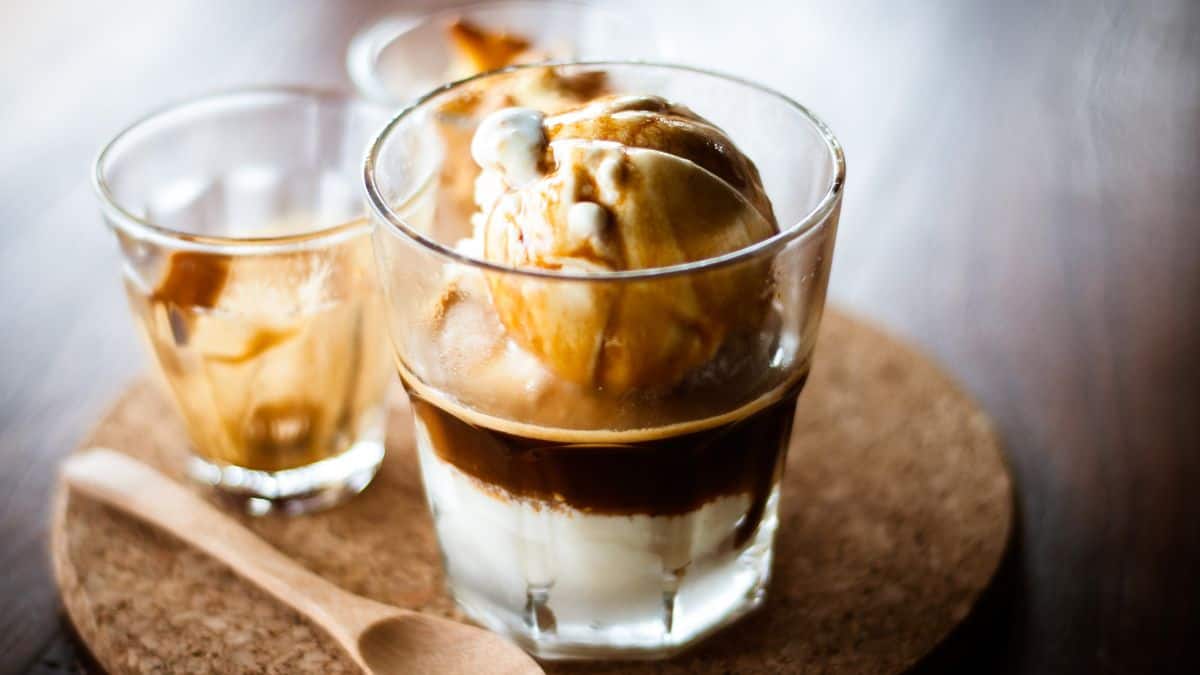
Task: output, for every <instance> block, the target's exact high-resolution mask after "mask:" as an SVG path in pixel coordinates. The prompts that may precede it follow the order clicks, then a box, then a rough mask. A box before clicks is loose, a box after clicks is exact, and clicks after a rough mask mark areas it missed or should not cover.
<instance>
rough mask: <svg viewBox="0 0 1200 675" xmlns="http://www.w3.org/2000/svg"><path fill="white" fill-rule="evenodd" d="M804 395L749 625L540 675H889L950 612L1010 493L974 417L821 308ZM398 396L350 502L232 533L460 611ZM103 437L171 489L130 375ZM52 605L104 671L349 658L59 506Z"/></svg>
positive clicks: (111, 525) (393, 597)
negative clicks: (766, 581)
mask: <svg viewBox="0 0 1200 675" xmlns="http://www.w3.org/2000/svg"><path fill="white" fill-rule="evenodd" d="M815 363H816V365H815V368H814V370H813V373H812V377H811V378H810V380H809V383H808V386H807V388H806V390H805V391H804V393H803V394H802V396H801V398H800V404H799V410H798V416H797V420H796V426H795V433H794V437H793V445H792V448H791V451H790V453H789V457H788V465H787V470H786V474H785V479H784V482H785V484H784V487H783V500H782V509H781V513H780V528H779V534H778V544H777V547H776V561H775V568H774V575H775V576H774V580H773V581H772V584H771V589H770V594H769V600H768V601H767V603H766V606H765V607H764V608H763V609H762V610H761V611H760V612H758V613H756V614H754V615H752V616H750V617H748V618H746V619H745V620H743V621H742V622H740V623H738V624H737V625H735V626H733V627H731V628H729V629H727V630H725V631H724V632H722V633H720V634H718V635H717V636H715V637H713V638H711V639H710V640H709V641H707V642H705V643H704V644H702V645H700V646H699V647H698V648H697V649H695V650H694V651H692V652H690V653H688V654H685V655H683V656H681V657H678V658H676V659H674V660H670V661H663V662H650V663H565V664H564V663H549V664H547V665H546V670H547V672H548V673H551V674H557V673H591V674H596V673H630V674H637V673H656V674H659V675H667V674H674V673H680V674H682V673H701V674H705V673H712V674H714V675H715V674H718V673H721V674H724V673H739V674H743V675H756V674H765V673H784V672H786V673H894V672H898V671H901V670H903V669H904V668H906V667H908V666H910V665H911V664H913V663H914V662H915V661H917V660H918V659H919V658H920V657H921V656H922V655H924V654H925V653H927V652H928V651H929V650H931V649H932V648H933V647H934V646H935V645H936V644H937V642H938V641H939V640H941V639H942V638H943V637H944V636H945V635H947V634H948V633H949V632H950V630H951V629H952V628H953V627H954V626H955V625H956V624H957V623H958V622H959V621H961V620H962V619H963V618H965V617H966V615H967V614H968V612H969V610H970V608H971V606H972V604H973V603H974V601H975V599H976V598H977V597H978V596H979V594H980V592H981V591H982V590H983V589H984V588H985V586H986V585H987V583H988V581H989V579H990V578H991V576H992V574H993V572H994V571H995V570H996V568H997V566H998V564H999V562H1000V560H1001V557H1002V555H1003V553H1004V550H1005V546H1006V543H1007V540H1008V534H1009V530H1010V526H1011V520H1012V487H1011V484H1010V480H1009V476H1008V473H1007V468H1006V466H1005V463H1004V460H1003V458H1002V455H1001V450H1000V445H999V442H998V440H997V438H996V435H995V433H994V431H993V430H992V427H991V425H990V423H989V421H988V419H987V417H986V416H985V415H984V414H983V413H982V412H981V411H980V410H979V408H978V407H977V406H976V404H975V403H974V402H972V401H971V400H970V399H969V398H968V397H967V396H965V395H964V394H963V393H962V392H961V391H960V390H959V389H958V387H957V386H956V385H955V384H954V382H953V381H951V380H950V379H949V378H948V377H947V376H946V375H945V374H943V373H942V372H941V371H940V370H938V368H937V367H935V366H934V365H933V364H931V363H930V362H929V361H928V360H926V359H925V358H924V357H923V356H921V355H920V354H918V353H917V352H915V351H913V350H912V349H911V348H909V347H907V346H905V345H903V344H901V343H899V342H897V341H896V340H895V339H893V338H891V337H889V336H887V335H885V334H884V333H882V332H880V331H879V330H877V329H875V328H873V327H871V326H869V325H868V324H866V323H863V322H861V321H859V320H857V319H853V318H850V317H847V316H846V315H845V314H842V313H839V312H836V311H830V312H828V313H827V316H826V319H825V321H824V325H823V327H822V335H821V338H820V342H819V343H818V348H817V357H816V362H815ZM402 398H403V397H402V396H397V397H396V399H397V402H396V403H395V404H394V406H393V410H392V416H391V425H390V429H389V434H388V456H387V459H386V460H385V461H384V464H383V467H382V469H381V470H380V473H379V475H378V477H376V479H375V481H374V483H373V484H372V485H371V486H370V487H369V488H368V489H367V490H366V491H365V492H364V493H363V494H362V495H359V496H358V497H357V498H355V499H354V500H352V501H350V502H349V503H347V504H345V505H343V506H340V507H337V508H335V509H332V510H330V511H327V512H324V513H319V514H316V515H312V516H304V517H298V518H288V517H282V516H280V517H274V516H272V517H265V518H257V519H255V518H249V517H244V518H243V520H244V522H245V524H246V526H247V527H249V528H250V529H252V530H254V531H255V532H257V533H258V534H259V535H261V536H262V537H263V538H265V539H266V540H268V541H270V542H271V543H272V544H274V545H275V546H276V547H278V548H279V549H281V550H283V551H285V552H287V553H288V554H289V555H291V556H293V557H294V558H295V559H297V560H298V561H300V562H301V563H302V564H304V565H305V566H307V567H309V568H310V569H312V570H314V571H315V572H317V573H319V574H321V575H323V576H325V577H327V578H329V579H331V580H333V581H334V582H336V583H338V584H339V585H341V586H342V587H344V588H346V589H348V590H350V591H353V592H355V593H359V594H361V595H364V596H367V597H370V598H374V599H376V600H380V601H383V602H387V603H392V604H395V605H398V606H402V607H410V608H413V609H417V610H419V611H422V612H429V613H433V614H438V615H442V616H457V615H456V613H455V609H454V606H453V603H452V602H451V601H450V599H449V598H448V596H447V595H446V594H445V592H444V590H443V588H442V576H441V570H440V567H439V561H438V553H437V549H436V545H435V542H434V537H433V529H432V524H431V522H430V519H429V515H428V513H427V511H426V506H425V501H424V496H423V494H422V491H421V485H420V479H419V476H418V472H417V466H416V457H415V453H414V451H413V446H412V441H411V431H412V427H411V425H412V423H411V420H410V416H409V412H408V408H407V404H406V403H405V402H403V401H402V400H401V399H402ZM92 445H104V446H109V447H112V448H116V449H120V450H122V451H125V452H128V453H130V454H132V455H135V456H137V457H139V458H141V459H143V460H146V461H148V462H150V463H151V464H153V465H155V466H157V467H159V468H160V469H161V470H163V471H165V472H167V473H169V474H171V475H173V476H179V475H180V473H181V467H182V461H181V457H182V455H183V451H184V448H185V446H186V441H185V440H184V437H183V433H182V430H181V428H180V426H179V425H178V423H177V422H176V420H175V417H174V413H173V412H172V410H171V409H170V407H169V404H168V403H167V401H166V400H165V399H164V398H163V396H162V395H161V394H160V393H159V392H158V390H157V388H156V387H155V385H153V384H151V383H149V382H148V381H139V382H137V383H135V384H134V385H132V386H131V388H130V389H129V390H128V391H127V392H126V393H125V394H124V395H123V396H122V397H121V399H120V400H119V401H118V402H117V403H116V405H115V406H114V407H113V409H112V410H111V411H110V412H109V413H108V414H107V415H106V416H105V417H104V418H103V419H102V420H101V421H100V423H99V425H98V426H97V427H96V428H95V430H93V432H92V433H91V434H90V435H89V436H88V437H87V438H86V439H85V440H84V442H83V443H82V444H81V446H80V447H89V446H92ZM52 548H53V558H54V567H55V574H56V576H57V578H58V583H59V586H60V588H61V590H62V596H63V602H64V604H65V605H66V608H67V611H68V613H69V615H70V617H71V620H72V621H73V622H74V624H75V627H76V628H77V630H78V632H79V634H80V636H82V638H83V639H84V640H85V641H86V642H87V643H88V646H89V647H90V649H91V651H92V652H93V654H94V655H95V657H96V659H97V660H98V661H99V662H100V663H101V664H102V665H103V666H104V667H105V668H106V669H107V670H109V671H110V672H112V673H146V672H189V673H237V672H255V673H260V672H261V673H340V672H355V669H354V666H353V665H352V664H351V662H350V661H349V660H348V659H347V658H346V657H345V656H344V655H343V654H341V652H340V651H339V650H338V649H337V648H336V647H335V646H334V645H333V643H332V642H331V640H330V639H329V638H328V637H327V636H325V635H324V634H323V633H322V632H321V631H320V630H319V629H316V628H314V627H313V626H311V625H309V624H308V622H307V621H306V620H304V619H303V618H301V617H300V616H299V615H297V614H296V613H295V612H293V611H291V610H289V609H287V608H286V607H283V606H281V605H280V604H279V603H277V602H276V601H274V600H272V599H271V598H269V597H268V596H267V595H265V594H264V593H262V592H260V591H258V590H256V589H255V588H254V587H252V586H250V585H248V584H246V583H244V582H242V581H241V580H240V579H239V578H238V577H236V576H234V575H233V574H232V573H231V572H229V571H228V570H226V569H225V568H223V567H222V566H221V565H220V564H219V563H216V562H214V561H212V560H210V559H208V558H206V557H205V556H204V555H202V554H200V553H197V552H196V551H194V550H191V549H189V548H187V547H186V546H184V545H182V544H180V543H178V542H177V541H176V540H174V539H173V538H172V537H170V536H169V535H166V534H164V533H161V532H159V531H156V530H154V529H152V528H150V527H148V526H145V525H142V524H140V523H139V522H136V521H134V520H131V519H129V518H126V517H124V516H122V515H120V514H118V513H116V512H114V511H112V510H110V509H108V508H106V507H103V506H101V505H99V504H97V503H95V502H92V501H90V500H87V499H84V498H81V497H77V496H72V495H69V494H66V493H64V492H63V491H60V492H59V494H58V495H57V496H56V505H55V517H54V522H53V534H52Z"/></svg>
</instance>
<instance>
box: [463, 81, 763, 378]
mask: <svg viewBox="0 0 1200 675" xmlns="http://www.w3.org/2000/svg"><path fill="white" fill-rule="evenodd" d="M471 150H472V155H473V157H474V158H475V161H476V162H477V163H478V164H479V165H480V167H481V168H482V171H481V173H480V175H479V177H478V179H477V180H476V186H475V201H476V204H477V206H478V208H479V210H478V212H477V213H476V215H475V217H474V226H475V237H476V240H477V241H478V242H480V243H481V248H482V254H483V257H484V258H485V259H487V260H490V261H493V262H498V263H502V264H504V265H508V266H511V267H516V268H524V269H540V270H550V271H566V272H574V273H593V274H595V275H599V276H598V277H597V279H596V280H591V279H589V280H582V281H563V280H561V279H554V280H546V279H543V278H538V277H531V276H521V275H513V274H502V273H492V274H489V275H488V286H489V289H490V293H491V297H492V302H493V304H494V306H495V309H496V312H497V315H498V316H499V318H500V320H501V322H502V323H503V324H504V326H505V328H506V330H507V331H508V332H509V333H510V334H511V335H512V336H513V338H514V339H515V340H516V341H517V342H518V343H520V344H521V346H523V347H524V348H525V349H527V350H529V351H530V352H532V353H533V354H534V355H535V356H537V357H538V358H539V359H541V360H542V362H543V363H545V364H546V365H547V366H548V367H549V368H551V369H552V370H553V371H555V372H556V373H558V374H559V375H561V376H563V377H565V378H568V379H570V380H574V381H576V382H580V383H584V384H592V385H595V386H597V387H600V388H603V389H605V390H610V391H613V392H616V393H622V392H626V391H628V390H631V389H635V388H663V387H670V386H671V385H673V384H675V383H677V382H679V381H680V380H681V379H682V378H684V377H685V376H686V375H687V374H688V373H689V372H691V371H693V370H694V369H696V368H697V367H698V366H701V365H702V364H704V363H705V362H707V361H709V360H710V359H711V358H712V357H713V356H714V355H715V354H716V352H717V351H718V349H719V348H720V347H721V345H722V344H723V343H724V342H725V341H726V339H727V338H728V337H729V336H730V335H731V334H732V333H734V332H736V331H740V330H749V329H753V327H754V325H755V322H756V321H759V320H760V319H761V316H762V312H763V308H764V307H765V303H766V300H767V298H768V297H769V294H770V287H769V279H770V275H769V270H768V269H767V268H766V267H765V266H763V265H761V264H753V263H749V264H741V265H734V266H730V267H727V268H725V269H722V270H718V271H714V272H711V273H705V274H689V275H685V276H667V277H662V278H652V279H645V280H638V281H624V282H615V281H611V280H609V281H605V280H603V278H602V275H603V274H604V273H606V272H613V271H621V270H636V269H649V268H660V267H668V266H672V265H677V264H681V263H687V262H694V261H699V260H704V259H707V258H712V257H715V256H719V255H722V254H725V253H729V252H732V251H736V250H738V249H741V248H744V247H746V246H749V245H751V244H753V243H755V242H757V241H761V240H763V239H765V238H767V237H770V236H771V235H773V234H774V233H775V232H777V231H778V228H777V226H776V224H775V219H774V216H773V214H772V211H771V205H770V201H769V200H768V199H767V196H766V194H765V193H764V192H763V189H762V185H761V180H760V179H759V176H758V172H757V170H756V169H755V167H754V164H753V163H752V162H751V161H750V160H749V159H748V158H747V157H745V155H743V154H742V153H741V152H740V151H739V150H738V149H737V148H736V146H735V145H734V144H733V142H732V141H731V140H730V139H729V138H728V136H726V135H725V134H724V132H722V131H721V130H720V129H718V128H717V127H716V126H715V125H713V124H711V123H710V122H708V121H706V120H705V119H703V118H701V117H700V116H699V115H696V114H695V113H694V112H692V111H691V110H689V109H687V108H685V107H682V106H679V105H675V104H672V103H670V102H668V101H666V100H664V99H662V98H659V97H654V96H614V97H604V98H601V99H597V100H595V101H593V102H591V103H588V104H586V105H584V106H582V107H578V108H576V109H572V110H568V111H566V112H562V113H558V114H555V115H550V116H545V115H543V114H542V113H541V112H539V111H537V110H534V109H530V108H507V109H503V110H500V111H497V112H495V113H492V114H491V115H489V116H488V117H486V118H485V119H484V120H483V122H482V123H481V124H480V126H479V128H478V129H477V131H476V132H475V136H474V139H473V141H472V145H471Z"/></svg>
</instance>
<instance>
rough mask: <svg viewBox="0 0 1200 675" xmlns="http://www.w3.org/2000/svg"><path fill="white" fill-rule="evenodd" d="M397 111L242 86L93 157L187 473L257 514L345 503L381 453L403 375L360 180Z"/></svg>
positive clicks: (156, 118)
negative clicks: (176, 422)
mask: <svg viewBox="0 0 1200 675" xmlns="http://www.w3.org/2000/svg"><path fill="white" fill-rule="evenodd" d="M384 121H386V118H385V117H384V116H382V115H381V113H380V111H379V110H377V109H375V108H373V107H371V106H369V105H367V104H364V103H360V102H356V101H354V100H352V99H349V98H347V97H345V96H342V95H340V94H336V93H331V92H324V91H318V90H310V89H303V88H269V89H251V90H242V91H234V92H228V93H222V94H216V95H212V96H206V97H203V98H198V99H195V100H192V101H190V102H187V103H183V104H181V105H176V106H173V107H171V108H168V109H166V110H163V111H161V112H159V113H157V114H154V115H151V116H149V117H147V118H145V119H143V120H141V121H139V122H137V123H136V124H134V125H133V126H131V127H129V128H127V129H125V130H124V131H122V132H121V133H120V134H118V135H117V136H116V138H114V139H113V140H112V141H111V142H110V143H109V144H108V145H107V146H106V147H105V148H104V149H103V150H102V151H101V153H100V155H99V157H98V159H97V160H96V164H95V174H94V183H95V189H96V192H97V195H98V196H99V199H100V205H101V210H102V212H103V215H104V219H105V222H106V223H107V224H108V225H109V227H110V228H111V229H112V231H113V233H114V234H115V235H116V238H117V241H118V243H119V245H120V249H121V254H122V260H123V270H124V282H125V289H126V291H127V294H128V296H129V303H130V306H131V308H132V310H133V314H134V318H135V319H136V321H137V324H138V326H139V328H140V330H141V333H142V335H143V336H144V338H145V342H146V344H147V345H148V347H149V350H150V353H151V354H152V355H153V357H154V360H155V362H156V363H157V366H158V370H159V372H160V373H161V375H162V379H163V380H165V382H166V384H167V385H168V387H169V389H170V391H171V393H172V394H173V398H174V403H175V406H176V408H177V409H178V411H179V413H180V415H181V417H182V418H183V422H184V425H185V427H186V429H187V432H188V434H189V436H190V439H191V449H192V453H193V454H192V456H191V457H190V459H189V460H188V472H189V474H190V475H191V476H192V477H194V478H195V479H197V480H199V481H202V482H203V483H206V484H209V485H212V486H215V487H216V488H218V489H219V490H220V491H222V492H224V493H228V494H229V495H230V496H232V497H233V498H235V499H236V500H239V501H243V502H244V505H245V507H246V508H247V509H248V510H250V511H251V512H254V513H261V512H265V511H268V510H272V509H280V510H285V511H289V512H298V511H304V510H308V509H313V508H318V507H322V506H328V505H330V504H333V503H336V502H337V501H339V500H340V499H342V498H345V497H347V496H349V495H352V494H354V493H356V492H358V491H360V490H362V488H363V487H365V486H366V485H367V483H369V482H370V480H371V478H372V477H373V476H374V475H375V472H376V469H377V468H378V466H379V463H380V461H381V459H382V458H383V453H384V448H383V434H384V393H385V390H386V387H387V382H388V379H389V377H390V369H389V367H388V363H387V362H388V349H387V338H386V329H385V328H384V325H383V317H382V305H381V302H380V295H379V287H378V284H377V282H376V279H375V274H374V263H373V260H372V255H371V240H370V229H371V228H370V222H369V221H368V220H367V219H366V218H365V214H364V208H363V204H362V198H361V182H360V180H359V175H360V172H361V161H362V153H363V151H364V149H365V147H366V145H367V142H368V141H369V139H370V138H371V136H372V134H373V133H374V132H376V131H378V129H379V127H380V126H381V125H382V123H383V122H384Z"/></svg>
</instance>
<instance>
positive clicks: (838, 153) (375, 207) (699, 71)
mask: <svg viewBox="0 0 1200 675" xmlns="http://www.w3.org/2000/svg"><path fill="white" fill-rule="evenodd" d="M563 66H579V67H585V68H586V67H596V68H603V67H636V68H641V67H647V68H656V69H662V70H667V71H676V72H683V73H691V74H695V75H703V76H706V77H715V78H718V79H722V80H725V81H727V82H733V83H735V84H739V85H742V86H745V87H749V88H751V89H754V90H756V91H758V92H760V93H763V94H766V95H768V96H770V97H772V98H774V99H776V100H778V101H781V102H783V103H784V104H785V105H787V106H788V107H790V108H791V109H792V110H793V111H794V112H796V113H798V114H800V116H801V117H803V118H804V119H805V120H806V121H807V122H808V123H809V124H810V125H811V126H812V128H813V129H814V130H815V131H816V132H817V133H818V135H819V136H820V137H821V140H822V141H823V142H824V144H825V150H826V152H827V153H828V156H829V157H830V159H832V160H833V163H834V172H833V177H832V178H831V179H830V181H829V185H828V186H827V187H826V188H825V192H824V194H823V195H822V196H821V199H820V200H818V201H817V204H816V206H814V207H813V208H812V209H811V210H810V211H809V212H808V213H807V214H805V216H804V217H803V218H801V219H800V220H799V221H798V222H796V223H795V224H793V225H790V226H788V227H786V228H780V230H779V232H776V233H775V234H774V235H772V236H770V237H767V238H766V239H763V240H761V241H758V242H755V243H753V244H751V245H749V246H746V247H743V248H740V249H737V250H735V251H730V252H729V253H724V254H722V255H719V256H714V257H711V258H704V259H702V260H696V261H691V262H685V263H678V264H675V265H667V266H665V267H647V268H639V269H632V270H616V271H606V272H562V271H558V270H548V269H541V268H523V267H513V266H510V265H504V264H501V263H497V262H493V261H490V260H484V259H483V258H476V257H474V256H471V255H467V254H465V253H463V252H461V251H458V250H457V249H455V248H454V247H452V246H447V245H446V244H443V243H441V242H439V241H436V240H435V239H433V238H431V237H428V236H426V235H425V234H423V233H421V232H419V231H417V230H414V229H413V228H411V227H409V226H408V224H407V223H406V222H405V221H404V218H402V217H401V216H400V215H399V214H398V213H396V211H395V210H394V209H393V208H392V207H391V206H390V205H389V204H388V202H387V200H386V199H384V197H383V193H382V191H381V190H380V189H379V185H378V182H377V180H376V176H375V172H376V164H377V160H378V156H379V154H380V153H381V152H382V148H383V145H384V143H385V142H386V141H387V140H388V139H389V137H390V136H391V135H392V133H393V132H395V131H396V129H397V128H398V127H399V125H400V124H401V123H402V122H403V121H405V120H406V119H407V118H408V117H409V116H410V115H412V114H413V113H415V112H416V111H417V110H419V109H421V108H423V107H424V106H425V104H426V103H428V102H430V101H432V100H433V99H435V98H438V97H439V96H441V95H443V94H445V93H447V92H450V91H455V90H457V89H460V88H462V87H464V86H466V85H468V84H470V83H472V82H475V81H477V80H481V79H486V78H490V77H496V76H499V75H503V74H506V73H512V72H519V71H522V70H529V69H534V68H556V67H563ZM432 177H433V176H432V175H430V176H427V177H425V178H424V179H422V180H421V181H420V185H419V186H417V187H416V188H414V189H413V190H410V191H409V192H408V193H407V194H405V195H404V197H403V198H402V199H401V200H400V203H401V204H405V203H407V202H408V201H409V200H410V199H412V198H413V197H414V196H416V194H417V193H418V192H419V191H420V189H421V187H423V186H424V185H425V184H426V183H427V182H428V181H429V180H430V179H432ZM845 180H846V158H845V155H844V153H843V151H842V145H841V143H840V142H839V141H838V140H837V137H835V136H834V135H833V132H832V131H831V130H830V129H829V127H828V126H827V125H826V124H825V123H824V122H823V121H821V119H820V118H819V117H817V116H816V115H815V114H813V113H812V112H811V111H810V110H809V109H808V108H806V107H804V106H803V105H801V104H799V103H797V102H796V101H795V100H793V99H791V98H790V97H788V96H786V95H784V94H782V93H780V92H778V91H776V90H774V89H771V88H770V87H767V86H765V85H762V84H759V83H757V82H754V81H753V80H749V79H746V78H743V77H739V76H736V75H730V74H728V73H722V72H719V71H716V70H712V69H708V68H700V67H696V66H688V65H683V64H675V63H662V62H655V61H641V60H615V61H610V60H601V61H549V62H542V63H530V64H521V65H515V66H509V67H507V68H501V69H499V70H493V71H489V72H484V73H479V74H477V75H472V76H471V77H467V78H463V79H461V80H456V81H454V82H449V83H447V84H443V85H441V86H439V87H437V88H435V89H433V90H432V91H429V92H427V93H426V94H424V95H422V96H421V97H419V98H418V99H416V100H415V101H413V102H412V103H410V104H409V105H407V106H405V107H404V108H403V109H402V110H401V111H400V112H399V113H398V114H397V115H396V116H395V117H393V118H392V120H391V121H389V122H388V123H387V125H386V126H384V127H383V129H381V130H380V131H379V133H378V134H377V135H376V137H375V139H374V140H373V141H372V142H371V144H370V145H369V146H368V149H367V157H366V161H365V162H364V163H363V182H364V184H365V187H366V192H367V202H368V204H370V207H371V210H372V211H374V212H375V215H376V216H378V217H379V218H380V219H382V220H383V223H384V224H385V225H386V226H388V228H390V229H391V230H393V231H394V233H397V234H399V235H401V236H403V237H404V238H405V239H407V240H409V241H410V242H412V243H414V244H416V245H418V246H419V247H423V248H425V249H427V250H429V251H431V252H433V253H434V254H435V255H438V256H440V257H443V258H446V259H448V260H449V261H450V262H453V263H458V264H462V265H467V266H469V267H474V268H478V269H481V270H484V271H487V272H492V273H501V274H508V275H514V276H522V277H529V278H536V279H543V280H559V281H583V282H607V281H636V280H646V279H659V278H663V277H669V276H677V275H682V274H692V273H696V272H703V271H709V270H714V269H718V268H722V267H727V266H729V265H735V264H738V263H741V262H744V261H747V260H753V259H758V258H762V257H765V256H767V255H770V254H773V253H774V252H776V251H777V250H779V249H781V248H783V247H785V246H786V245H788V244H789V243H791V242H792V241H794V240H796V239H798V238H801V237H803V236H805V235H807V234H809V233H811V232H813V231H815V230H817V229H818V228H817V225H819V224H820V223H823V222H825V221H826V219H827V218H828V217H829V216H830V215H832V213H833V210H834V209H835V207H836V206H837V204H838V202H839V201H840V200H841V195H842V187H843V185H844V184H845ZM769 196H770V195H768V197H769Z"/></svg>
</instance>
